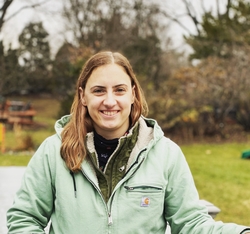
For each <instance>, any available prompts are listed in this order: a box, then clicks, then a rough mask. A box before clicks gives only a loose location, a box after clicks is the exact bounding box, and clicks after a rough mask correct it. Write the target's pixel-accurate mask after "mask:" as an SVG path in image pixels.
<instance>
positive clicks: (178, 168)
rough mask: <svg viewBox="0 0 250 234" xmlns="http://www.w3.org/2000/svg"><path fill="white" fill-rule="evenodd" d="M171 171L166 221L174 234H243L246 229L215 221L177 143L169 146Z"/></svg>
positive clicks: (167, 190)
mask: <svg viewBox="0 0 250 234" xmlns="http://www.w3.org/2000/svg"><path fill="white" fill-rule="evenodd" d="M168 152H169V157H170V161H169V163H170V167H169V171H168V186H167V188H166V195H165V218H166V220H167V221H168V222H169V224H170V227H171V233H172V234H181V233H182V234H186V233H189V234H198V233H206V234H214V233H216V234H228V233H230V234H240V233H241V232H242V231H243V230H244V229H245V228H247V227H244V226H240V225H236V224H234V223H223V222H220V221H214V220H213V219H212V218H211V216H210V215H208V213H207V208H206V206H205V205H201V204H199V195H198V192H197V189H196V187H195V184H194V180H193V177H192V175H191V172H190V169H189V166H188V164H187V162H186V159H185V157H184V155H183V153H182V151H181V150H180V148H179V147H178V146H177V145H176V144H175V143H170V145H169V149H168ZM242 233H243V232H242Z"/></svg>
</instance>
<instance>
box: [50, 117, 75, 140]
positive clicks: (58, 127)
mask: <svg viewBox="0 0 250 234" xmlns="http://www.w3.org/2000/svg"><path fill="white" fill-rule="evenodd" d="M70 118H71V115H65V116H63V117H62V118H61V119H59V120H57V121H56V123H55V125H54V128H55V131H56V134H57V135H58V137H59V138H60V139H61V133H62V130H63V128H64V126H65V125H66V124H67V123H68V122H69V120H70Z"/></svg>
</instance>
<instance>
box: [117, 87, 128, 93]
mask: <svg viewBox="0 0 250 234" xmlns="http://www.w3.org/2000/svg"><path fill="white" fill-rule="evenodd" d="M125 91H126V90H125V89H124V88H119V89H116V92H117V93H124V92H125Z"/></svg>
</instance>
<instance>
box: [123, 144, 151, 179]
mask: <svg viewBox="0 0 250 234" xmlns="http://www.w3.org/2000/svg"><path fill="white" fill-rule="evenodd" d="M146 150H147V148H145V149H143V150H142V151H141V152H140V153H139V154H138V156H137V158H136V161H135V162H134V163H133V164H132V165H131V166H130V168H129V169H128V170H127V172H126V173H125V174H124V176H123V178H125V177H126V175H127V174H128V173H129V172H130V171H131V169H132V168H133V167H134V166H135V165H136V164H137V163H138V160H139V157H140V156H141V154H142V153H143V152H144V151H146ZM143 161H144V158H143V159H142V161H141V163H140V165H141V164H142V162H143ZM140 165H139V166H140ZM137 169H138V168H137Z"/></svg>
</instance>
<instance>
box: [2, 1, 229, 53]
mask: <svg viewBox="0 0 250 234" xmlns="http://www.w3.org/2000/svg"><path fill="white" fill-rule="evenodd" d="M2 1H3V0H0V5H1V2H2ZM39 1H40V2H43V1H44V0H39ZM39 1H38V0H14V3H13V4H12V5H11V6H10V8H9V11H8V12H7V18H8V17H9V16H10V15H12V14H13V13H14V12H16V11H17V10H19V9H20V8H22V7H24V6H26V5H28V4H34V3H37V2H39ZM146 1H148V2H151V1H152V0H146ZM155 1H157V0H154V2H155ZM158 1H159V3H160V5H161V7H162V9H164V10H165V11H166V12H168V14H171V15H175V16H178V19H181V21H182V23H183V24H185V26H186V27H188V28H189V30H190V31H191V32H195V28H194V25H193V23H192V22H191V20H190V19H189V18H188V17H185V16H184V14H183V13H184V12H185V6H184V5H183V2H182V1H183V0H174V1H173V0H158ZM188 1H189V2H191V3H192V4H193V6H194V10H195V12H196V14H198V15H201V12H202V7H201V3H202V2H203V4H204V6H205V8H206V9H214V10H215V9H216V0H209V1H208V0H188ZM219 2H220V4H221V10H223V6H225V4H226V2H227V0H219ZM40 9H41V10H40V11H36V10H34V9H24V10H22V11H21V12H20V13H19V14H17V15H16V16H15V17H13V18H11V19H10V20H8V22H7V23H6V24H5V26H4V27H3V32H2V34H1V35H0V38H1V39H3V41H4V45H5V47H8V45H10V43H11V45H12V47H13V48H16V47H18V36H19V34H20V33H21V32H22V30H23V28H24V27H25V25H27V24H28V23H29V22H30V21H37V22H38V21H43V25H44V27H45V29H46V30H47V31H48V33H49V35H50V36H49V40H50V44H51V48H52V53H56V51H57V49H58V48H59V47H60V45H61V44H62V43H63V40H64V36H63V34H64V32H63V28H62V27H61V24H60V23H59V22H60V17H59V14H58V13H59V12H60V9H61V4H60V0H50V1H48V2H47V3H45V4H43V5H42V7H41V8H40ZM48 9H49V10H48ZM41 12H42V13H41ZM169 25H170V26H169V31H168V34H169V36H170V37H171V39H172V41H173V45H172V46H173V48H174V49H176V50H179V51H188V52H189V51H190V48H189V47H188V46H187V45H185V44H184V41H183V35H187V32H186V31H185V30H183V28H181V27H180V26H179V25H178V24H177V23H173V22H172V23H170V24H169ZM68 39H69V40H70V38H68Z"/></svg>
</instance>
